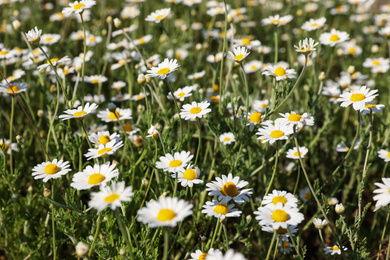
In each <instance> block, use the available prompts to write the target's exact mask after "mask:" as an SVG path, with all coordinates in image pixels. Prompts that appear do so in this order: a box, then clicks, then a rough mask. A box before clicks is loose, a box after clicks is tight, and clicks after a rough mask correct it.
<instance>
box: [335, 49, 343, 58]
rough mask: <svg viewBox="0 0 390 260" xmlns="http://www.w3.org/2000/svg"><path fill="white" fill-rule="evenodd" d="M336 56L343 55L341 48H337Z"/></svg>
mask: <svg viewBox="0 0 390 260" xmlns="http://www.w3.org/2000/svg"><path fill="white" fill-rule="evenodd" d="M336 53H337V56H343V55H344V51H343V50H342V49H337V52H336Z"/></svg>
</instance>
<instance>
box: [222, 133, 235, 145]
mask: <svg viewBox="0 0 390 260" xmlns="http://www.w3.org/2000/svg"><path fill="white" fill-rule="evenodd" d="M219 141H220V142H221V143H223V144H224V145H228V144H231V143H234V142H235V141H236V139H235V137H234V134H233V133H232V132H227V133H223V134H221V135H220V136H219Z"/></svg>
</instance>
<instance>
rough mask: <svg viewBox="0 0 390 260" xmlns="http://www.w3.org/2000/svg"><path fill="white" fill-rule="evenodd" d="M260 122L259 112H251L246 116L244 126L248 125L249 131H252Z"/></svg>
mask: <svg viewBox="0 0 390 260" xmlns="http://www.w3.org/2000/svg"><path fill="white" fill-rule="evenodd" d="M260 122H261V114H260V113H259V112H257V111H255V112H252V113H251V114H250V116H249V117H248V122H247V123H246V126H249V131H251V132H252V131H253V129H254V127H255V125H258V124H260Z"/></svg>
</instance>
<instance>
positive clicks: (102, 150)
mask: <svg viewBox="0 0 390 260" xmlns="http://www.w3.org/2000/svg"><path fill="white" fill-rule="evenodd" d="M111 151H112V149H111V148H109V147H107V148H103V149H100V150H99V151H98V154H105V153H108V152H111Z"/></svg>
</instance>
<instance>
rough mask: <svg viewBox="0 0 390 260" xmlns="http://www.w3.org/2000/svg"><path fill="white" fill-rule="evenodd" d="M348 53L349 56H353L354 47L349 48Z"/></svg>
mask: <svg viewBox="0 0 390 260" xmlns="http://www.w3.org/2000/svg"><path fill="white" fill-rule="evenodd" d="M348 53H349V54H355V53H356V49H355V48H354V47H351V48H349V50H348Z"/></svg>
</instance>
